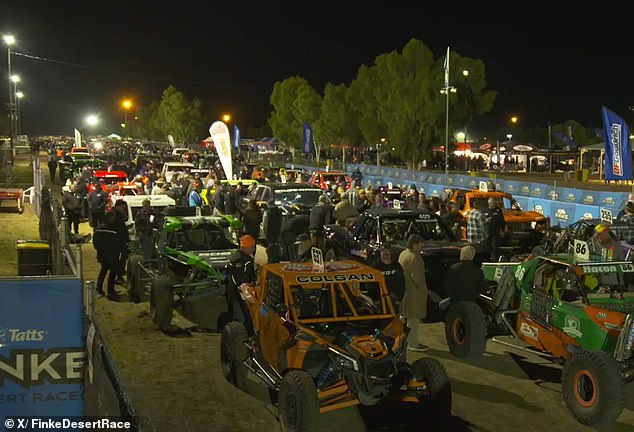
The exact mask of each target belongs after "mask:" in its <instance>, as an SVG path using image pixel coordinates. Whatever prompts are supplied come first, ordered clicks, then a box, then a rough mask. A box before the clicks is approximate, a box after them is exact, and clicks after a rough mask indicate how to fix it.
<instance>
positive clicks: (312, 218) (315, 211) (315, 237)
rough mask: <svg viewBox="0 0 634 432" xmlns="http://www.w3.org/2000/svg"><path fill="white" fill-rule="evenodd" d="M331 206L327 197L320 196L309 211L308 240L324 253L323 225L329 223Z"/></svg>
mask: <svg viewBox="0 0 634 432" xmlns="http://www.w3.org/2000/svg"><path fill="white" fill-rule="evenodd" d="M331 218H332V205H331V204H330V203H329V202H328V197H326V196H325V195H320V196H319V200H318V202H317V204H316V205H315V206H314V207H313V208H312V209H311V210H310V215H309V222H310V224H309V227H308V230H309V232H310V239H311V241H312V243H313V246H315V247H317V248H319V249H321V251H322V252H323V251H324V225H327V224H329V223H331V222H330V221H331Z"/></svg>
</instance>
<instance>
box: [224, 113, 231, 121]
mask: <svg viewBox="0 0 634 432" xmlns="http://www.w3.org/2000/svg"><path fill="white" fill-rule="evenodd" d="M222 121H223V122H225V123H229V122H230V121H231V114H223V115H222Z"/></svg>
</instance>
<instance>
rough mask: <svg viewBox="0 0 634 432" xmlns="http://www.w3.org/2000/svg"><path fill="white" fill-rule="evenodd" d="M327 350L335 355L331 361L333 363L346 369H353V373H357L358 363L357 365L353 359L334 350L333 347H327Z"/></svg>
mask: <svg viewBox="0 0 634 432" xmlns="http://www.w3.org/2000/svg"><path fill="white" fill-rule="evenodd" d="M328 350H329V351H330V352H331V353H333V354H335V355H334V356H333V361H334V362H335V364H338V365H339V366H341V367H343V368H346V369H353V370H355V371H359V363H357V361H356V360H355V359H353V358H352V357H350V356H349V355H347V354H344V353H342V352H341V351H339V350H337V349H334V348H333V347H330V346H329V347H328Z"/></svg>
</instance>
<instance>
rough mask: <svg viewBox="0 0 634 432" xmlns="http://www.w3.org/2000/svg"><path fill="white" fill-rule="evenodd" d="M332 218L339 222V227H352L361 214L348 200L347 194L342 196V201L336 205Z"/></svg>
mask: <svg viewBox="0 0 634 432" xmlns="http://www.w3.org/2000/svg"><path fill="white" fill-rule="evenodd" d="M332 216H333V218H334V219H335V220H336V221H337V225H340V226H342V227H348V226H351V225H352V224H353V223H354V221H355V220H356V219H357V217H358V216H359V212H358V211H357V209H356V208H354V206H353V205H352V203H351V202H350V200H349V199H348V195H347V193H346V192H344V193H342V194H341V201H339V202H338V203H337V205H335V208H334V210H333V211H332Z"/></svg>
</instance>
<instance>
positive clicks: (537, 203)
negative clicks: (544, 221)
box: [516, 198, 557, 225]
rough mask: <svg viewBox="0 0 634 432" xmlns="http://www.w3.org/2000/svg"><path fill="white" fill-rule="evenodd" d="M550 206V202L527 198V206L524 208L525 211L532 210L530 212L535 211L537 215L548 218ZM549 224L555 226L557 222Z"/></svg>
mask: <svg viewBox="0 0 634 432" xmlns="http://www.w3.org/2000/svg"><path fill="white" fill-rule="evenodd" d="M516 199H517V198H516ZM552 204H553V202H552V201H549V200H546V199H542V198H529V200H528V206H527V207H526V209H525V210H532V211H536V212H537V213H540V214H543V215H544V216H550V207H551V205H552ZM522 208H524V207H522ZM551 224H552V225H557V222H555V221H553V220H551Z"/></svg>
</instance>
